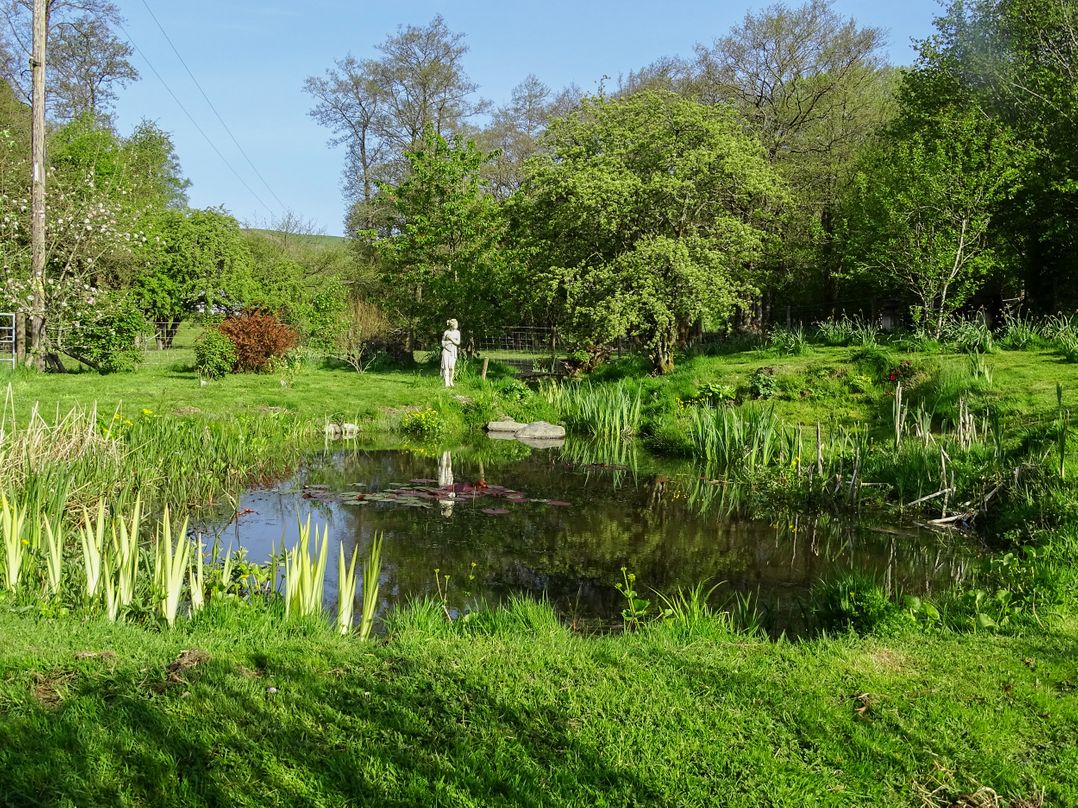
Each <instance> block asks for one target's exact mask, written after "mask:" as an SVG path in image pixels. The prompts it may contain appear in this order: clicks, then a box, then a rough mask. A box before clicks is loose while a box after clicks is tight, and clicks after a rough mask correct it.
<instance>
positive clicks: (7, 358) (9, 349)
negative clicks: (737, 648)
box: [0, 312, 17, 370]
mask: <svg viewBox="0 0 1078 808" xmlns="http://www.w3.org/2000/svg"><path fill="white" fill-rule="evenodd" d="M16 348H17V346H16V345H15V315H14V314H13V313H12V312H0V362H7V363H9V364H10V365H11V368H12V369H13V370H14V368H15V362H16V357H15V351H16Z"/></svg>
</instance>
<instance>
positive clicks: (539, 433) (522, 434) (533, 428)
mask: <svg viewBox="0 0 1078 808" xmlns="http://www.w3.org/2000/svg"><path fill="white" fill-rule="evenodd" d="M516 435H517V440H520V441H522V440H524V439H525V438H528V439H531V440H564V439H565V427H563V426H561V425H559V424H550V423H547V422H546V421H535V422H533V423H530V424H528V425H527V426H526V427H524V428H523V429H521V430H519V431H518V432H517V433H516Z"/></svg>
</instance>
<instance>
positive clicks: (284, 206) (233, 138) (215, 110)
mask: <svg viewBox="0 0 1078 808" xmlns="http://www.w3.org/2000/svg"><path fill="white" fill-rule="evenodd" d="M142 5H144V6H145V7H146V11H148V12H149V14H150V17H152V18H153V21H154V22H155V23H156V24H157V27H158V29H159V30H160V31H161V34H162V36H164V37H165V41H166V42H168V45H169V47H170V48H172V52H173V53H175V54H176V58H177V59H179V60H180V64H181V65H183V69H184V70H186V71H187V75H188V76H190V77H191V81H193V82H194V83H195V86H196V87H198V91H199V92H200V93H202V98H203V99H205V101H206V103H207V104H208V105H209V108H210V109H211V110H213V114H214V115H216V116H217V121H218V122H219V123H220V124H221V126H222V127H224V130H225V131H226V132H227V133H228V136H229V137H230V138H232V142H233V143H235V144H236V148H237V149H239V152H240V154H242V155H243V159H244V160H246V161H247V165H249V166H250V167H251V170H252V171H253V172H254V173H255V176H256V177H258V179H260V180H261V181H262V184H263V185H264V186H266V190H267V191H269V192H270V196H272V197H273V198H274V199H276V200H277V204H278V205H280V206H281V210H282V211H287V210H288V206H287V205H285V203H284V202H282V201H281V198H280V197H279V196H277V194H276V193H274V191H273V188H271V187H270V184H269V183H268V182H266V178H265V177H263V176H262V172H260V171H259V170H258V167H257V166H255V164H254V163H253V162H252V161H251V158H250V157H248V156H247V152H246V150H245V149H244V148H243V146H242V145H241V144H240V142H239V141H238V140H237V139H236V136H235V135H234V134H232V130H231V129H229V127H228V124H227V123H225V119H224V118H222V117H221V113H219V112H218V111H217V107H215V106H214V105H213V102H212V101H211V100H210V97H209V96H208V95H206V91H205V90H203V89H202V85H201V84H199V82H198V79H197V78H195V74H194V73H192V72H191V68H189V67H188V66H187V62H185V61H184V59H183V57H182V56H181V55H180V52H179V50H178V49H177V48H176V45H175V44H174V43H173V42H172V38H171V37H170V36H169V35H168V32H167V31H166V30H165V27H164V26H163V25H161V21H160V20H158V19H157V15H156V14H154V13H153V9H152V8H150V4H149V3H147V2H146V0H142Z"/></svg>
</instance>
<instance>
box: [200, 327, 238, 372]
mask: <svg viewBox="0 0 1078 808" xmlns="http://www.w3.org/2000/svg"><path fill="white" fill-rule="evenodd" d="M235 369H236V347H235V346H234V345H233V344H232V340H230V339H229V338H228V337H226V336H225V335H224V334H222V333H221V332H220V331H218V330H217V329H216V328H209V329H207V330H206V331H204V332H203V334H202V336H201V337H199V338H198V339H197V340H196V341H195V372H196V373H198V375H199V376H201V377H203V378H205V379H220V378H221V377H222V376H225V375H226V374H228V373H232V372H233V371H234V370H235Z"/></svg>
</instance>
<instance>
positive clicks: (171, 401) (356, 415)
mask: <svg viewBox="0 0 1078 808" xmlns="http://www.w3.org/2000/svg"><path fill="white" fill-rule="evenodd" d="M195 334H196V331H195V330H194V329H192V328H185V329H184V330H182V331H181V333H180V335H179V337H178V339H177V345H178V347H177V348H175V349H173V350H171V351H164V352H157V351H150V352H148V353H147V354H146V362H145V364H144V365H143V366H142V368H140V369H139V370H138V371H137V372H135V373H120V374H114V375H112V376H100V375H98V374H96V373H92V372H91V373H73V374H66V375H47V376H40V375H36V374H31V373H26V372H22V371H19V372H16V373H13V374H9V373H8V372H6V371H3V370H0V384H2V383H3V382H4V381H5V380H7V381H10V382H11V384H12V387H13V391H14V395H15V401H16V404H17V405H18V408H19V409H20V411H26V410H28V409H29V406H30V405H31V403H32V402H33V401H35V400H37V401H40V402H41V406H42V409H43V411H44V412H45V413H52V412H55V410H56V407H57V406H59V407H60V409H61V411H64V410H66V409H67V408H69V407H70V406H72V405H73V404H76V403H82V404H85V403H88V402H90V401H97V402H98V403H99V405H100V407H101V408H102V409H107V410H111V409H113V408H114V407H116V406H117V405H118V404H121V403H122V404H123V405H124V407H125V408H126V409H127V410H128V411H129V412H138V411H140V410H141V409H142V408H148V409H152V410H154V411H155V412H156V413H158V414H163V415H164V414H172V413H179V414H199V413H204V414H207V415H213V416H228V415H235V414H238V413H248V414H259V413H265V412H267V411H275V410H281V411H284V412H289V413H292V414H295V415H297V416H299V417H301V418H304V419H308V420H311V421H316V422H322V421H323V420H324V419H326V418H330V419H341V418H343V419H347V420H359V421H363V420H379V419H381V417H382V416H383V415H384V414H385V413H386V412H387V411H388V412H390V413H391V412H392V411H395V410H399V409H400V408H402V407H414V406H421V405H430V404H437V403H441V404H443V405H444V404H446V403H447V402H450V401H451V400H452V396H450V395H448V394H447V392H446V391H445V390H444V389H442V388H441V382H440V379H439V377H438V372H437V368H436V367H435V366H433V365H429V366H423V367H420V368H418V369H417V370H414V371H394V372H386V373H364V374H358V373H355V372H354V371H352V370H350V369H348V368H343V367H337V368H327V367H324V366H321V365H319V364H317V363H311V364H308V365H305V366H304V367H302V368H301V369H300V370H299V371H298V373H297V374H296V375H295V377H294V378H286V377H285V376H283V375H281V374H278V375H272V374H267V375H253V374H245V375H242V376H230V377H227V378H225V379H222V380H220V381H216V382H210V383H209V384H207V385H206V386H205V387H203V386H200V385H199V382H198V379H197V378H196V376H195V374H194V372H193V371H192V370H191V365H192V361H193V352H192V350H191V345H192V344H193V342H194V337H195ZM857 354H858V351H857V349H854V348H822V347H815V348H812V349H810V350H809V351H808V352H807V353H805V354H803V355H800V356H793V357H782V356H777V355H776V354H775V352H774V351H768V350H759V351H745V352H741V353H735V354H730V355H726V356H705V357H697V358H694V359H691V360H688V361H685V362H683V363H682V364H681V365H680V366H679V368H678V370H676V371H675V373H674V374H673V375H672V376H670V377H665V378H661V379H657V378H649V379H645V380H644V382H643V384H644V386H645V388H646V390H647V391H648V393H649V394H650V397H651V398H653V399H655V400H656V404H655V405H654V406H656V407H665V408H666V411H668V412H669V411H673V410H674V409H675V408H674V406H673V405H674V403H675V402H674V398H676V397H682V398H691V397H692V396H693V395H695V394H696V393H697V392H698V391H699V389H700V388H701V387H702V386H703V385H705V384H707V383H715V384H722V385H728V386H731V387H742V388H744V387H745V386H746V385H747V384H748V381H749V378H750V376H751V374H752V372H753V371H754V370H756V369H758V368H761V367H773V368H775V375H776V383H777V387H778V395H777V397H776V399H775V400H774V403H775V407H776V413H777V414H778V415H779V416H780V417H781V418H783V419H784V420H787V421H789V422H799V423H804V424H813V423H815V422H816V421H822V422H824V424H826V423H827V422H828V421H829V420H831V419H832V418H837V419H838V420H839V421H843V422H846V423H854V422H866V421H867V422H874V423H877V424H882V425H884V426H888V427H889V423H890V417H891V415H890V407H891V404H890V398H888V397H887V396H886V395H885V393H886V392H887V391H888V390H889V389H890V388H889V387H888V386H887V385H884V384H881V383H880V379H879V378H878V377H879V376H880V373H879V372H877V371H875V370H873V368H872V367H871V364H870V363H866V362H865V361H864V360H862V361H860V362H859V361H856V359H855V357H857ZM884 355H885V356H887V355H889V356H890V358H891V359H893V361H894V363H895V364H897V363H898V362H900V361H901V360H903V359H909V360H911V361H912V362H913V363H914V365H915V366H916V367H918V368H921V369H922V376H924V375H926V374H931V373H932V372H935V371H936V370H937V369H938V368H943V369H944V370H945V371H950V372H952V373H953V374H954V375H956V376H962V375H963V373H965V372H966V368H967V367H968V364H969V359H968V357H967V356H966V355H964V354H943V355H937V354H916V353H912V354H907V353H901V352H898V351H893V350H892V351H888V352H884ZM986 362H987V364H988V366H989V368H990V369H991V372H992V375H993V379H992V382H991V384H980V385H976V386H975V392H974V394H973V396H972V399H971V402H970V403H971V406H972V407H973V408H974V409H975V410H976V409H977V408H979V407H983V406H985V405H987V404H993V405H995V406H996V407H998V408H999V409H1001V410H1002V411H1004V412H1012V413H1028V412H1042V413H1044V412H1048V411H1050V410H1052V409H1054V407H1055V394H1056V393H1055V389H1056V383H1057V382H1060V383H1062V385H1063V387H1064V390H1065V394H1066V396H1067V399H1068V401H1072V402H1073V401H1074V400H1075V397H1078V364H1067V363H1064V362H1061V361H1060V359H1059V358H1058V356H1056V355H1055V354H1054V353H1052V352H1050V351H1023V352H1006V351H1001V352H997V353H993V354H990V355H988V357H987V358H986ZM492 378H493V377H492ZM282 382H284V384H282ZM861 385H868V387H869V389H868V390H867V391H865V390H863V389H862V388H861ZM481 389H482V385H481V384H480V382H479V380H478V379H477V378H476V377H475V376H474V375H472V374H467V373H466V374H465V375H464V377H463V378H461V379H459V384H458V389H457V390H455V391H453V392H454V393H457V394H463V395H474V394H476V393H477V392H479V391H480V390H481ZM926 403H927V404H929V405H930V406H931V405H933V404H934V403H935V402H934V401H931V400H930V401H928V402H926ZM950 403H953V402H950ZM450 406H452V405H450ZM1072 406H1073V405H1072Z"/></svg>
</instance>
